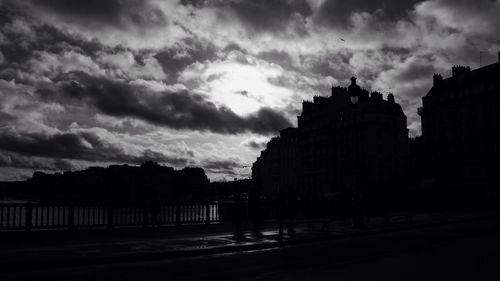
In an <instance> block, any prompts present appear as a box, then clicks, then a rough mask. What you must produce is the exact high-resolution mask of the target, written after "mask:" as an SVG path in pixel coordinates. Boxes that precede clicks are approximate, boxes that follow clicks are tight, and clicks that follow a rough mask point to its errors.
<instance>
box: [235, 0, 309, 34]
mask: <svg viewBox="0 0 500 281" xmlns="http://www.w3.org/2000/svg"><path fill="white" fill-rule="evenodd" d="M230 6H231V8H232V9H233V10H234V11H235V12H236V14H237V15H238V17H239V19H240V20H242V21H243V22H244V23H246V24H248V26H249V27H251V28H252V29H253V30H254V31H257V32H262V31H274V32H276V31H281V30H283V29H284V28H285V27H286V26H287V24H288V23H289V22H290V21H291V20H292V16H293V15H294V14H295V13H298V14H300V15H302V16H304V17H307V16H309V15H310V14H311V12H312V11H311V8H310V7H309V4H308V3H307V2H306V1H304V0H292V1H290V0H276V1H267V0H256V1H241V2H231V3H230Z"/></svg>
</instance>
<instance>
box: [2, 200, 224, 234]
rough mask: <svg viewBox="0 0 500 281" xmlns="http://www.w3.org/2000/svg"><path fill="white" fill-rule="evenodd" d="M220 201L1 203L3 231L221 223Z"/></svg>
mask: <svg viewBox="0 0 500 281" xmlns="http://www.w3.org/2000/svg"><path fill="white" fill-rule="evenodd" d="M221 204H224V203H220V202H208V203H189V204H171V205H160V206H158V207H155V208H151V207H140V206H116V205H115V206H91V205H52V204H51V205H49V204H36V203H26V204H0V231H5V230H27V231H30V230H33V229H70V230H72V229H75V228H96V227H97V228H98V227H108V228H113V227H128V226H148V225H177V226H180V225H183V224H211V223H219V222H220V221H221V219H220V215H219V210H220V206H221Z"/></svg>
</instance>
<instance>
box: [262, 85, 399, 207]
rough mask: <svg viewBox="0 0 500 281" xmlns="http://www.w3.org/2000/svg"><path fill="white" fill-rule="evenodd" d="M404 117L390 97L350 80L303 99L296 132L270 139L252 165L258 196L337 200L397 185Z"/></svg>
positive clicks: (283, 133) (293, 130) (289, 130)
mask: <svg viewBox="0 0 500 281" xmlns="http://www.w3.org/2000/svg"><path fill="white" fill-rule="evenodd" d="M407 141H408V129H407V125H406V116H405V115H404V113H403V110H402V108H401V106H400V105H399V104H397V103H396V102H395V101H394V96H393V95H392V94H390V95H388V97H387V99H386V100H384V99H383V97H382V94H381V93H378V92H372V93H369V92H368V91H366V90H363V89H361V88H360V87H359V86H358V85H357V84H356V78H354V77H353V78H351V85H350V86H349V87H348V88H342V87H332V93H331V96H330V97H319V96H318V97H314V100H313V101H312V102H310V101H304V102H303V104H302V114H301V115H300V116H298V126H297V128H287V129H284V130H282V131H280V135H279V136H278V137H275V138H273V139H272V140H271V141H270V142H269V143H268V144H267V148H266V149H265V150H264V151H262V152H261V155H260V156H259V157H258V158H257V161H256V162H255V163H254V165H253V167H252V178H253V180H254V182H255V184H256V186H257V187H258V188H260V189H261V192H262V193H263V194H273V193H274V194H275V193H276V192H277V190H279V189H285V190H294V192H295V193H297V194H298V196H300V197H310V196H315V197H320V198H325V197H326V198H328V197H336V196H337V197H338V196H340V195H341V194H349V193H351V192H352V190H354V188H356V187H358V188H361V189H363V190H369V189H372V188H376V187H378V186H394V185H398V184H399V183H401V182H402V180H403V179H404V173H405V166H406V163H407V155H408V143H407Z"/></svg>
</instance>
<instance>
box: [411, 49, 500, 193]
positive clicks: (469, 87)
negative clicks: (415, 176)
mask: <svg viewBox="0 0 500 281" xmlns="http://www.w3.org/2000/svg"><path fill="white" fill-rule="evenodd" d="M422 100H423V107H422V108H420V109H419V114H420V116H421V118H422V138H423V150H424V151H425V152H426V153H425V161H424V163H425V167H424V179H426V180H428V181H431V182H437V183H439V184H446V185H449V186H465V185H475V186H477V185H491V184H497V183H498V182H499V181H498V173H499V172H500V162H499V160H498V159H499V158H500V53H499V62H497V63H494V64H491V65H488V66H485V67H482V68H479V69H475V70H471V69H470V68H469V67H464V66H454V67H453V68H452V76H451V77H449V78H446V79H443V77H442V76H441V75H439V74H435V75H434V84H433V87H432V88H431V89H430V91H429V92H428V93H427V95H426V96H424V97H423V98H422Z"/></svg>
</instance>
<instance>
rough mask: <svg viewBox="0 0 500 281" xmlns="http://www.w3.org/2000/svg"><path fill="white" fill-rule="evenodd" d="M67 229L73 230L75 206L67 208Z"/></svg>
mask: <svg viewBox="0 0 500 281" xmlns="http://www.w3.org/2000/svg"><path fill="white" fill-rule="evenodd" d="M68 229H69V230H71V231H73V230H75V205H73V204H71V205H69V207H68Z"/></svg>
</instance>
